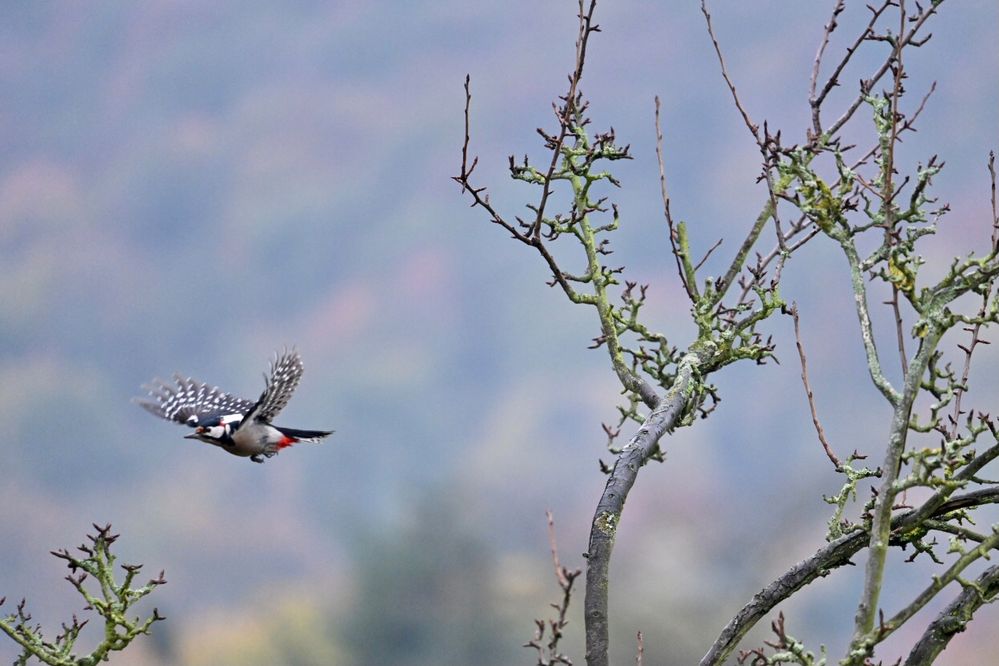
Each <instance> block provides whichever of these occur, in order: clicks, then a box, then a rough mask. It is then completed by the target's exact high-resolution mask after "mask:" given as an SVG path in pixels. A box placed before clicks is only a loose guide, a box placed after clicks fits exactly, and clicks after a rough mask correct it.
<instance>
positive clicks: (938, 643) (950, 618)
mask: <svg viewBox="0 0 999 666" xmlns="http://www.w3.org/2000/svg"><path fill="white" fill-rule="evenodd" d="M997 594H999V565H992V566H991V567H989V568H988V569H986V570H985V571H984V572H983V573H982V574H981V575H980V576H979V577H978V578H977V579H975V581H974V582H973V583H969V584H967V585H965V586H964V589H963V590H962V591H961V593H960V594H958V595H957V597H955V598H954V600H953V601H951V602H950V603H949V604H947V606H946V608H944V609H943V610H942V611H940V614H939V615H937V617H936V619H934V620H933V622H931V623H930V625H929V626H928V627H926V631H924V632H923V635H922V636H921V637H920V639H919V640H918V641H916V644H915V645H914V646H913V647H912V650H911V651H910V652H909V656H908V657H907V658H906V660H905V666H929V665H930V664H932V663H933V662H934V661H935V660H936V658H937V657H938V656H940V653H941V652H943V651H944V649H945V648H946V647H947V645H948V644H949V643H950V640H951V639H952V638H953V637H954V636H955V635H957V634H959V633H961V632H962V631H964V630H965V628H966V627H967V626H968V623H969V622H971V620H972V618H973V617H974V615H975V611H977V610H978V609H979V608H981V607H982V606H983V605H985V604H988V603H991V602H993V601H995V598H996V595H997Z"/></svg>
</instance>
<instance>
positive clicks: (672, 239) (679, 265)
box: [656, 95, 720, 303]
mask: <svg viewBox="0 0 999 666" xmlns="http://www.w3.org/2000/svg"><path fill="white" fill-rule="evenodd" d="M659 107H660V102H659V95H656V159H658V160H659V190H660V192H661V193H662V198H663V213H664V214H665V215H666V225H667V226H668V227H669V244H670V247H671V248H672V250H673V259H674V260H676V272H677V274H678V275H679V276H680V282H681V283H682V284H683V288H684V290H685V291H686V292H687V296H689V297H690V302H691V303H697V294H696V293H695V292H696V289H697V285H692V284H690V283H689V282H688V281H687V275H686V273H685V272H684V270H683V261H682V260H681V258H680V248H679V246H677V231H676V226H675V225H674V224H673V215H672V213H670V206H669V190H668V189H667V188H666V167H665V165H664V160H663V130H662V123H661V122H660V120H659ZM719 242H720V241H719ZM711 249H712V250H713V249H714V248H711ZM710 253H711V251H710V250H709V251H708V254H710ZM704 258H705V259H707V257H706V256H705V257H704ZM688 261H689V257H688ZM698 267H700V264H698ZM694 272H695V273H696V272H697V268H695V269H694Z"/></svg>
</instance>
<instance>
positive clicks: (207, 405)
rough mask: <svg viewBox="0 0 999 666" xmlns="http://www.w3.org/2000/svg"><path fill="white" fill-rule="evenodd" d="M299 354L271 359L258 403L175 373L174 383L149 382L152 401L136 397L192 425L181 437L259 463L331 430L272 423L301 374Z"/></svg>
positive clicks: (154, 410)
mask: <svg viewBox="0 0 999 666" xmlns="http://www.w3.org/2000/svg"><path fill="white" fill-rule="evenodd" d="M303 370H304V366H303V365H302V358H301V357H300V356H299V355H298V352H297V351H295V350H294V349H293V350H291V351H290V352H289V351H285V353H284V354H282V355H280V356H277V355H275V360H274V361H273V362H271V369H270V376H267V375H265V376H264V382H265V384H266V386H265V388H264V392H263V393H261V394H260V398H259V399H257V401H256V402H253V401H251V400H247V399H245V398H239V397H237V396H234V395H231V394H228V393H223V392H222V391H221V390H219V388H218V387H210V386H208V385H207V384H204V383H202V382H197V381H195V380H193V379H190V378H188V379H184V378H183V377H181V376H180V375H174V381H175V382H176V384H177V386H176V387H174V386H172V385H170V384H167V383H165V382H162V381H160V380H154V381H153V383H152V384H151V385H149V386H146V387H145V388H147V389H148V390H149V395H150V396H151V397H152V398H153V400H149V399H137V400H136V402H137V403H138V404H139V405H140V406H142V407H143V408H144V409H146V410H147V411H149V412H150V413H152V414H154V415H156V416H159V417H160V418H163V419H166V420H168V421H174V422H176V423H182V424H184V425H187V426H190V427H192V428H194V432H193V433H191V434H190V435H186V436H185V439H197V440H200V441H202V442H205V443H207V444H212V445H214V446H218V447H219V448H221V449H223V450H225V451H228V452H229V453H231V454H233V455H236V456H242V457H249V458H250V460H252V461H253V462H263V461H264V458H270V457H271V456H274V455H277V453H278V452H279V451H280V450H281V449H284V448H287V447H289V446H291V445H292V444H296V443H298V442H319V441H321V440H322V439H323V438H325V437H327V436H329V435H330V434H332V432H333V431H331V430H300V429H298V428H284V427H281V426H276V425H274V424H272V423H271V421H272V420H273V419H274V417H275V416H277V414H278V412H280V411H281V410H282V409H284V406H285V405H287V404H288V400H289V399H291V395H292V393H294V392H295V389H296V388H297V387H298V383H299V381H300V380H301V378H302V371H303Z"/></svg>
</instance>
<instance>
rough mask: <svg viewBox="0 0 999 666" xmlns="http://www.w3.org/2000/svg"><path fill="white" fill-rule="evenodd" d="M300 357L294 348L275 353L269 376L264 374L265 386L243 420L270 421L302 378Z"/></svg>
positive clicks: (286, 402) (283, 405)
mask: <svg viewBox="0 0 999 666" xmlns="http://www.w3.org/2000/svg"><path fill="white" fill-rule="evenodd" d="M304 370H305V366H304V365H302V357H301V356H299V355H298V352H297V351H296V350H295V349H292V350H291V351H288V350H285V352H284V353H283V354H281V355H280V356H278V355H276V354H275V357H274V360H273V361H271V372H270V377H268V376H266V375H265V376H264V383H265V385H266V386H265V388H264V392H263V393H261V394H260V399H259V400H257V404H256V405H254V406H253V408H252V409H251V410H250V412H249V413H247V414H246V416H245V417H244V420H243V422H244V423H246V422H249V421H251V420H252V419H258V420H261V421H266V422H267V423H270V422H271V421H273V420H274V417H275V416H277V415H278V413H279V412H280V411H281V410H282V409H284V407H285V405H287V404H288V401H289V400H290V399H291V396H292V394H293V393H294V392H295V389H296V388H298V383H299V382H300V381H301V380H302V372H303V371H304Z"/></svg>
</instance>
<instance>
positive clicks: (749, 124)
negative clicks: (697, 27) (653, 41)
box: [701, 0, 762, 145]
mask: <svg viewBox="0 0 999 666" xmlns="http://www.w3.org/2000/svg"><path fill="white" fill-rule="evenodd" d="M701 13H702V14H704V21H705V22H706V23H707V26H708V35H709V36H710V37H711V43H712V45H714V47H715V54H716V55H717V56H718V64H719V65H720V66H721V74H722V78H724V79H725V85H727V86H728V89H729V92H731V93H732V99H733V100H734V101H735V108H737V109H738V110H739V113H740V114H741V115H742V121H743V122H744V123H745V124H746V128H747V129H749V133H750V134H752V135H753V139H755V140H756V143H757V144H758V145H759V144H761V143H762V142H761V141H760V127H759V125H757V124H756V123H754V122H753V121H752V120H751V119H750V117H749V113H748V112H747V111H746V107H744V106H743V105H742V100H740V99H739V93H738V92H737V91H736V89H735V84H734V83H732V78H731V77H730V76H729V75H728V68H727V67H726V66H725V57H724V56H723V55H722V52H721V46H720V45H719V44H718V39H717V38H716V37H715V30H714V26H712V24H711V14H710V13H709V12H708V2H707V0H701Z"/></svg>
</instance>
